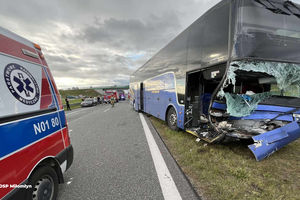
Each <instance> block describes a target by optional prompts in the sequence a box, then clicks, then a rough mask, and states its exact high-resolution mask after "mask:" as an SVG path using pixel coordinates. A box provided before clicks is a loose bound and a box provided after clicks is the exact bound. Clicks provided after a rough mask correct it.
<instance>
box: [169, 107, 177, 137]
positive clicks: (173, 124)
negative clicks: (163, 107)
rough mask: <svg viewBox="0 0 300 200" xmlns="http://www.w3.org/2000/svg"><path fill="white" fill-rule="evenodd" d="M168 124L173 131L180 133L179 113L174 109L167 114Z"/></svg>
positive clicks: (170, 109)
mask: <svg viewBox="0 0 300 200" xmlns="http://www.w3.org/2000/svg"><path fill="white" fill-rule="evenodd" d="M167 124H168V126H169V127H170V129H172V130H173V131H178V130H179V129H178V127H177V113H176V111H175V109H174V108H173V107H171V108H169V110H168V113H167Z"/></svg>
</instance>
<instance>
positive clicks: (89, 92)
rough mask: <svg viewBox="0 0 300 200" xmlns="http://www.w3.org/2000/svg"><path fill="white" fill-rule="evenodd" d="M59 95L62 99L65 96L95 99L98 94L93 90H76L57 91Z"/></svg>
mask: <svg viewBox="0 0 300 200" xmlns="http://www.w3.org/2000/svg"><path fill="white" fill-rule="evenodd" d="M59 93H60V95H61V96H62V98H63V99H65V98H66V96H79V95H84V96H87V97H96V96H99V95H100V94H99V93H98V92H97V91H96V90H94V89H78V90H59Z"/></svg>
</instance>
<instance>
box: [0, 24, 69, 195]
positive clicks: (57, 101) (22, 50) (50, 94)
mask: <svg viewBox="0 0 300 200" xmlns="http://www.w3.org/2000/svg"><path fill="white" fill-rule="evenodd" d="M72 162H73V147H72V145H71V141H70V137H69V133H68V125H67V121H66V115H65V112H64V109H63V106H62V101H61V98H60V95H59V93H58V90H57V87H56V85H55V83H54V79H53V76H52V74H51V72H50V69H49V67H48V65H47V63H46V60H45V57H44V55H43V53H42V51H41V47H40V46H39V45H38V44H35V43H32V42H30V41H28V40H26V39H24V38H22V37H20V36H18V35H16V34H14V33H12V32H10V31H8V30H6V29H4V28H1V27H0V199H18V200H22V199H25V200H27V199H51V200H52V199H56V196H57V193H58V184H59V183H63V182H64V178H63V173H64V172H65V171H66V170H67V169H68V168H69V167H70V165H71V164H72Z"/></svg>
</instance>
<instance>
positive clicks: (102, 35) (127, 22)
mask: <svg viewBox="0 0 300 200" xmlns="http://www.w3.org/2000/svg"><path fill="white" fill-rule="evenodd" d="M219 1H220V0H51V1H46V0H26V1H24V0H10V1H5V3H4V1H1V6H0V26H2V27H3V28H6V29H8V30H10V31H12V32H14V33H17V34H18V35H21V36H23V37H25V38H26V39H29V40H30V41H32V42H35V43H38V44H39V45H40V46H41V47H42V50H43V53H44V55H45V58H46V60H47V62H48V65H49V66H50V68H51V71H52V73H53V76H54V78H55V81H56V84H57V86H58V88H60V89H67V88H71V87H80V88H84V87H90V86H92V87H96V86H109V85H126V84H128V83H129V76H130V74H132V73H133V72H134V71H135V70H136V69H137V68H139V67H141V66H142V65H143V64H144V63H145V62H146V61H147V60H148V59H150V58H151V57H152V56H153V55H154V54H155V53H157V52H158V51H159V50H160V49H161V48H163V47H164V46H165V45H166V44H168V42H170V41H171V40H172V39H173V38H174V37H175V36H176V35H178V34H179V33H180V32H182V31H183V30H184V29H185V28H187V27H188V26H189V25H190V24H191V23H192V22H194V21H195V20H196V19H197V18H198V17H200V16H201V15H202V14H203V13H204V12H205V11H207V10H208V9H209V8H210V7H212V6H213V5H215V4H216V3H218V2H219Z"/></svg>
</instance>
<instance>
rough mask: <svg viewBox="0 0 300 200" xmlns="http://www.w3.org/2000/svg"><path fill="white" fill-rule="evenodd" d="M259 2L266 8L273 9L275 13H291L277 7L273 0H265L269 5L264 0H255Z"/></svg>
mask: <svg viewBox="0 0 300 200" xmlns="http://www.w3.org/2000/svg"><path fill="white" fill-rule="evenodd" d="M255 1H256V2H257V3H259V4H261V5H263V6H264V7H265V8H266V9H268V10H270V11H272V12H273V13H276V14H282V15H290V14H289V13H287V12H285V11H284V10H282V9H280V8H278V7H276V6H275V5H274V4H273V3H272V2H271V1H269V0H264V1H266V2H268V3H269V6H268V5H267V4H265V2H262V1H261V0H255Z"/></svg>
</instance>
